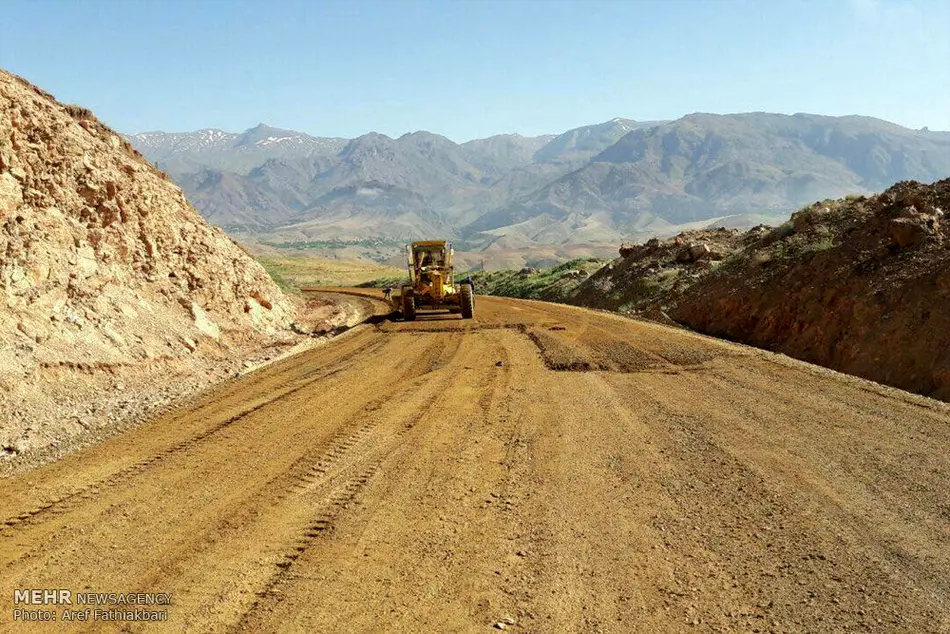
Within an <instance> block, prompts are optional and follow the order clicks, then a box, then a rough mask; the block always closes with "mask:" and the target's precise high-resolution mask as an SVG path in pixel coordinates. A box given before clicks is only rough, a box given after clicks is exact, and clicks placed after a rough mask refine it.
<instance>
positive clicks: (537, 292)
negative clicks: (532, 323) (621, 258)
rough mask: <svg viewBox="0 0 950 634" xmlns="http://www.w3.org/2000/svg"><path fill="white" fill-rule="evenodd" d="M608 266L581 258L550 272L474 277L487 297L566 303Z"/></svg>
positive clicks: (477, 287) (507, 272) (480, 273)
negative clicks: (496, 296)
mask: <svg viewBox="0 0 950 634" xmlns="http://www.w3.org/2000/svg"><path fill="white" fill-rule="evenodd" d="M606 263H607V260H600V259H597V258H577V259H575V260H571V261H569V262H565V263H564V264H559V265H557V266H554V267H551V268H547V269H540V270H538V269H532V268H524V269H521V270H520V271H514V270H504V271H474V272H471V273H470V275H471V276H472V281H473V282H474V283H475V290H476V292H478V293H480V294H483V295H500V296H503V297H519V298H523V299H543V300H548V301H565V300H566V299H567V298H568V297H570V295H571V294H572V293H573V292H574V290H575V289H576V288H577V287H578V286H580V284H581V283H582V282H583V281H584V280H586V279H587V278H588V277H590V276H591V275H592V274H593V273H594V272H595V271H597V270H598V269H600V268H601V267H602V266H604V265H605V264H606ZM464 275H468V274H464Z"/></svg>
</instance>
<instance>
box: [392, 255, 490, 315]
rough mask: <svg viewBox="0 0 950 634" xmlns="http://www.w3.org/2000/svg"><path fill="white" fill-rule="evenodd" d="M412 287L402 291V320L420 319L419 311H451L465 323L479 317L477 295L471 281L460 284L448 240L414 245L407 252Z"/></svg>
mask: <svg viewBox="0 0 950 634" xmlns="http://www.w3.org/2000/svg"><path fill="white" fill-rule="evenodd" d="M406 252H407V257H408V259H409V284H408V285H406V286H403V287H402V298H401V303H402V306H401V308H402V316H403V318H404V319H406V320H407V321H412V320H414V319H415V318H416V311H417V310H418V309H422V308H426V309H433V310H440V309H448V310H449V312H452V313H461V314H462V319H471V318H472V317H474V316H475V291H474V289H473V288H472V282H471V279H469V280H467V281H464V282H462V283H460V284H456V283H455V280H454V274H455V272H454V269H453V268H452V245H451V244H449V243H448V242H446V241H445V240H424V241H421V242H413V243H412V244H410V245H409V246H408V247H407V248H406Z"/></svg>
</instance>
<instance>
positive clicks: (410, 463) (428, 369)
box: [0, 298, 950, 632]
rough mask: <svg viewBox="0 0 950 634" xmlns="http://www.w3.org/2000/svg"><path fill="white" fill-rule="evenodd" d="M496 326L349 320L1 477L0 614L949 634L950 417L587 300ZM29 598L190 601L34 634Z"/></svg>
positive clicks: (501, 319) (189, 627)
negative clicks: (272, 360)
mask: <svg viewBox="0 0 950 634" xmlns="http://www.w3.org/2000/svg"><path fill="white" fill-rule="evenodd" d="M477 313H478V314H477V318H476V319H475V320H474V321H465V322H463V321H461V320H458V319H457V318H455V317H452V318H448V319H446V318H441V317H440V318H435V319H425V316H423V318H421V319H420V320H419V321H416V322H414V323H402V322H399V321H381V322H379V323H376V324H368V325H364V326H360V327H357V328H356V329H354V330H352V331H350V332H347V333H346V334H344V335H341V336H340V337H339V339H338V340H337V341H335V342H334V343H332V344H331V345H328V346H326V347H323V348H319V349H315V350H311V351H308V352H305V353H302V354H300V355H297V356H294V357H292V358H289V359H285V360H283V361H280V362H279V363H276V364H274V365H271V366H268V367H266V368H264V369H261V370H259V371H257V372H254V373H252V374H250V375H247V376H244V377H241V378H239V379H235V380H231V381H229V382H227V383H225V384H223V385H221V386H219V387H218V388H217V389H215V390H213V391H212V392H209V393H207V394H206V395H205V396H203V397H201V398H200V399H198V400H197V401H195V402H193V403H191V404H189V405H187V406H185V407H182V408H180V409H179V410H177V411H173V412H171V413H169V414H167V415H165V416H163V417H162V418H159V419H157V420H154V421H152V422H150V423H147V424H145V425H143V426H141V427H139V428H137V429H134V430H132V431H129V432H127V433H125V434H123V435H121V436H118V437H115V438H112V439H110V440H107V441H105V442H103V443H102V444H99V445H97V446H95V447H91V448H87V449H85V450H83V451H81V452H78V453H75V454H72V455H70V456H68V457H66V458H65V459H63V460H61V461H59V462H57V463H54V464H51V465H47V466H45V467H41V468H38V469H36V470H33V471H30V472H28V473H24V474H21V475H18V476H15V477H13V478H9V479H7V480H4V481H2V482H0V486H2V492H3V496H2V497H0V529H2V530H0V568H2V572H0V597H2V601H3V602H4V603H5V605H3V608H2V609H3V613H2V616H0V627H2V629H4V630H9V631H38V630H39V631H42V630H48V631H60V632H61V631H64V629H68V630H69V631H73V630H76V631H85V630H98V629H103V628H104V627H108V628H116V629H117V628H120V627H122V628H125V629H129V630H133V631H138V630H163V631H176V632H177V631H196V632H203V631H239V632H240V631H246V632H272V631H300V632H351V631H352V632H364V631H367V632H368V631H373V632H375V631H406V632H449V631H456V632H479V631H485V632H487V631H494V628H495V627H496V624H504V628H505V629H508V630H512V631H524V632H569V631H578V632H579V631H583V632H595V631H603V632H666V631H668V632H680V631H760V632H768V631H776V632H843V631H874V632H941V631H942V632H946V631H950V617H948V614H950V494H948V484H950V478H948V474H950V410H948V407H947V406H946V405H944V404H940V403H936V402H933V401H928V400H926V399H923V398H919V397H916V396H912V395H909V394H906V393H903V392H899V391H896V390H891V389H887V388H883V387H880V386H877V385H874V384H871V383H868V382H865V381H860V380H857V379H853V378H849V377H843V376H841V375H838V374H835V373H832V372H829V371H826V370H822V369H818V368H814V367H811V366H807V365H805V364H801V363H798V362H794V361H790V360H787V359H785V358H783V357H778V356H775V355H771V354H769V353H766V352H761V351H757V350H752V349H749V348H744V347H740V346H736V345H733V344H729V343H724V342H720V341H716V340H713V339H709V338H705V337H701V336H698V335H694V334H691V333H688V332H685V331H678V330H674V329H670V328H667V327H663V326H658V325H653V324H646V323H640V322H634V321H629V320H625V319H622V318H619V317H615V316H611V315H606V314H600V313H595V312H591V311H586V310H581V309H576V308H571V307H566V306H557V305H551V304H544V303H538V302H523V301H515V300H503V299H493V298H479V300H478V308H477ZM16 588H65V589H71V590H72V591H73V592H74V593H75V592H88V591H93V592H123V593H126V592H152V593H153V592H163V593H171V594H172V605H171V606H169V607H168V608H167V610H168V612H167V621H165V622H162V623H153V624H142V623H125V624H115V623H111V624H105V623H103V622H87V623H72V624H64V623H61V622H60V623H55V624H50V623H47V624H37V623H22V622H14V621H13V619H12V613H13V609H14V607H15V606H14V605H13V597H14V589H16ZM19 607H21V608H23V607H27V608H30V609H37V606H22V605H21V606H19ZM44 607H48V606H39V608H44ZM73 607H76V606H73ZM79 607H83V606H79ZM150 607H152V608H157V607H159V606H150ZM60 608H62V606H60ZM506 620H507V622H506Z"/></svg>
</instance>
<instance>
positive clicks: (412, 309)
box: [402, 293, 416, 321]
mask: <svg viewBox="0 0 950 634" xmlns="http://www.w3.org/2000/svg"><path fill="white" fill-rule="evenodd" d="M402 318H403V319H405V320H406V321H415V320H416V298H415V296H414V295H413V294H412V293H405V294H403V296H402Z"/></svg>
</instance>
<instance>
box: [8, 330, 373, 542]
mask: <svg viewBox="0 0 950 634" xmlns="http://www.w3.org/2000/svg"><path fill="white" fill-rule="evenodd" d="M381 345H383V342H380V341H372V342H369V343H367V344H366V345H365V346H361V347H360V348H357V349H356V350H354V351H353V352H352V354H350V355H347V356H346V357H344V358H343V359H341V360H340V361H339V363H338V364H337V365H335V366H331V367H330V368H329V369H323V370H322V371H313V372H310V373H308V374H306V375H304V377H301V378H294V379H292V380H289V381H286V382H284V383H282V384H280V385H278V388H286V389H283V390H282V391H279V392H277V393H276V394H274V395H273V396H270V397H269V398H267V399H266V400H265V401H263V402H261V403H259V404H257V405H255V406H253V407H250V408H247V409H245V410H243V411H241V412H240V413H238V414H235V415H233V416H231V417H229V418H226V419H224V420H222V421H220V422H218V423H215V424H213V425H211V426H210V427H208V428H207V429H205V430H203V431H201V432H199V433H197V434H194V435H192V436H190V437H188V438H185V439H184V440H181V441H180V442H178V443H175V444H174V445H172V446H170V447H167V448H165V449H163V450H161V451H160V452H158V453H155V454H152V455H150V456H148V457H147V458H143V459H141V460H138V461H137V462H135V463H133V464H131V465H130V466H128V467H125V468H124V469H121V470H119V471H117V472H115V473H113V474H111V475H110V476H108V477H106V478H103V479H101V480H97V481H95V482H92V483H89V484H87V485H84V486H82V487H80V488H78V489H76V490H75V491H73V492H71V493H69V494H66V495H63V496H61V497H58V498H54V499H52V500H48V501H47V502H44V503H43V504H42V505H39V506H36V507H33V508H31V509H29V510H27V511H24V512H22V513H20V514H18V515H16V516H13V517H8V518H7V519H5V520H3V521H2V523H0V538H2V537H3V535H4V533H5V532H6V533H9V530H10V529H13V528H17V527H22V526H26V525H32V524H35V523H37V521H38V520H42V518H43V517H44V516H46V515H47V514H51V515H56V514H60V513H64V512H66V511H68V510H69V509H70V508H72V505H75V504H80V503H83V502H87V501H89V500H92V499H93V498H94V497H96V496H97V495H99V494H100V493H102V492H103V491H105V490H107V489H110V488H112V487H114V486H117V485H118V484H120V483H122V482H124V481H125V480H127V479H129V478H131V477H134V476H137V475H140V474H142V473H144V472H145V470H146V469H147V468H148V467H150V466H153V465H155V464H158V463H160V462H162V461H164V460H167V459H168V458H170V457H172V456H175V455H177V454H178V453H180V452H184V451H188V450H191V449H194V448H195V447H197V446H198V445H199V444H200V443H202V442H203V441H205V440H208V439H209V438H211V437H213V436H214V435H215V434H218V433H219V432H221V431H223V430H225V429H227V428H228V427H231V426H232V425H234V424H236V423H239V422H241V421H244V420H246V419H247V418H248V417H249V416H250V415H252V414H254V413H256V412H259V411H260V410H263V409H264V408H266V407H268V406H270V405H272V404H274V403H276V402H278V401H280V400H281V399H284V398H287V397H289V396H292V395H294V394H296V393H297V392H300V391H301V390H304V389H306V388H308V387H310V386H311V385H312V384H313V383H316V382H318V381H321V380H323V379H326V378H328V377H331V376H333V375H335V374H339V373H340V372H343V371H344V370H345V369H346V368H347V367H348V366H349V365H351V364H352V363H355V362H356V360H357V359H358V357H359V355H360V354H363V353H367V354H369V353H371V352H372V351H373V350H375V349H378V348H379V347H380V346H381ZM288 386H290V387H288Z"/></svg>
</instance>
